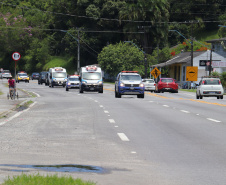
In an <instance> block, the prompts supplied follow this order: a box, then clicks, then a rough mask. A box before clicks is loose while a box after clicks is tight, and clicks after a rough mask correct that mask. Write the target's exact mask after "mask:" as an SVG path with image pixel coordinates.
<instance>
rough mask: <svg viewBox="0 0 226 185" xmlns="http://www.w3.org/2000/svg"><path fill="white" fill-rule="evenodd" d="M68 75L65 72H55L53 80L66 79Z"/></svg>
mask: <svg viewBox="0 0 226 185" xmlns="http://www.w3.org/2000/svg"><path fill="white" fill-rule="evenodd" d="M66 77H67V74H66V73H65V72H55V73H53V78H66Z"/></svg>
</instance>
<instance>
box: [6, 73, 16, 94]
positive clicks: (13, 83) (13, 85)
mask: <svg viewBox="0 0 226 185" xmlns="http://www.w3.org/2000/svg"><path fill="white" fill-rule="evenodd" d="M8 85H9V94H10V95H11V91H13V90H14V89H15V80H14V79H12V77H10V78H9V80H8ZM15 92H16V89H15Z"/></svg>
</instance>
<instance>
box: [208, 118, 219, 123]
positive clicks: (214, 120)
mask: <svg viewBox="0 0 226 185" xmlns="http://www.w3.org/2000/svg"><path fill="white" fill-rule="evenodd" d="M206 119H208V120H210V121H213V122H216V123H220V122H221V121H219V120H216V119H212V118H206Z"/></svg>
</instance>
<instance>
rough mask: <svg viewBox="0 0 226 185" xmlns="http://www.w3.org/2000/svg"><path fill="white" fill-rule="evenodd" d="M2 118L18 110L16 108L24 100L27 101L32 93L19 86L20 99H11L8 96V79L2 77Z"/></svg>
mask: <svg viewBox="0 0 226 185" xmlns="http://www.w3.org/2000/svg"><path fill="white" fill-rule="evenodd" d="M0 92H1V94H0V119H2V118H6V117H8V115H9V114H12V113H14V112H17V111H16V110H15V109H16V107H17V106H18V105H20V104H23V102H25V101H27V98H29V97H30V95H29V94H28V93H27V92H25V91H23V90H22V89H19V88H17V92H18V99H17V97H16V98H15V100H11V99H8V98H7V93H8V92H9V88H8V85H7V79H0Z"/></svg>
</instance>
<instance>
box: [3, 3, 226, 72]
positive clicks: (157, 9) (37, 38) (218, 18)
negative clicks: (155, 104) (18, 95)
mask: <svg viewBox="0 0 226 185" xmlns="http://www.w3.org/2000/svg"><path fill="white" fill-rule="evenodd" d="M225 8H226V2H225V1H223V0H208V1H207V0H199V1H197V0H193V1H185V0H177V1H176V0H157V1H151V0H73V1H72V0H61V1H53V0H39V1H35V0H24V1H23V0H2V1H0V9H1V10H0V43H1V44H0V67H1V68H4V69H10V70H14V61H13V60H12V57H11V55H12V53H13V52H15V51H17V52H20V54H21V56H22V57H21V60H20V61H19V62H18V65H17V70H26V71H27V72H29V73H31V72H34V71H38V72H40V71H42V70H47V68H48V67H51V65H50V63H51V64H52V65H54V63H53V62H51V61H53V60H57V58H58V59H60V60H62V61H64V62H63V65H64V67H67V69H68V70H69V71H70V72H71V73H73V72H74V71H76V70H77V69H76V67H77V58H78V52H77V51H78V43H79V46H80V61H81V64H80V65H81V66H84V65H88V64H96V63H106V57H108V58H109V57H116V55H115V53H114V54H112V55H111V56H109V52H119V51H118V49H119V48H120V47H125V48H128V47H129V46H130V47H134V48H133V49H131V50H134V51H132V54H128V53H127V59H126V61H128V62H130V65H129V68H130V69H131V68H139V70H141V71H143V70H144V68H143V67H140V66H139V65H140V64H142V60H143V59H142V57H143V55H142V54H143V53H144V52H145V53H146V55H145V57H146V58H147V60H148V65H151V64H155V63H158V62H163V61H165V60H166V59H167V58H169V57H171V56H172V54H174V53H172V52H176V51H171V50H170V48H171V47H172V46H175V45H178V44H179V45H180V47H182V48H183V49H186V50H189V48H190V47H189V43H188V44H187V45H186V46H185V45H183V43H185V42H188V41H189V39H191V38H192V39H196V40H197V39H199V38H201V36H202V35H204V33H205V34H206V33H207V34H208V33H210V32H214V33H217V34H216V35H217V37H218V38H220V37H224V36H225V34H226V32H225V28H223V27H219V26H218V25H224V23H225V22H226V12H225ZM172 30H177V32H176V31H172ZM178 32H179V33H180V34H178ZM200 33H203V34H200ZM181 34H182V35H181ZM200 35H201V36H200ZM185 38H186V39H187V40H186V39H185ZM125 41H131V44H128V43H126V42H125ZM132 43H134V44H132ZM134 45H136V46H134ZM201 47H202V45H199V46H197V49H200V48H201ZM135 50H136V51H135ZM105 51H106V52H108V53H104V52H105ZM124 51H125V52H126V51H128V50H124ZM139 52H140V53H139ZM134 55H136V56H134ZM117 56H120V57H122V56H125V55H124V54H123V53H121V54H120V55H117ZM102 59H103V60H105V62H103V60H102ZM113 60H114V59H111V61H113ZM123 60H124V59H122V60H121V61H120V62H122V61H123ZM138 60H139V61H138ZM116 61H119V60H118V59H117V60H116ZM107 62H108V60H107ZM120 62H119V64H117V65H120ZM61 64H62V63H61ZM124 64H125V63H124ZM131 65H133V66H131ZM142 65H143V64H142ZM106 66H108V67H109V64H108V65H106ZM126 66H127V67H128V65H126ZM52 67H53V66H52ZM116 70H117V69H116Z"/></svg>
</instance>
